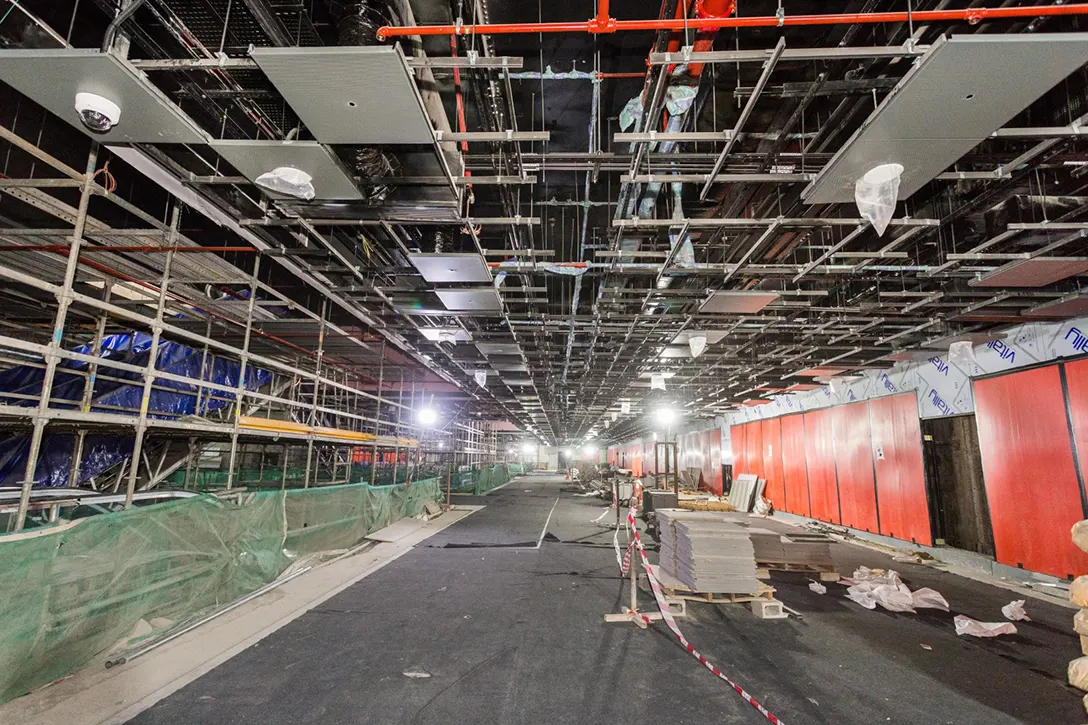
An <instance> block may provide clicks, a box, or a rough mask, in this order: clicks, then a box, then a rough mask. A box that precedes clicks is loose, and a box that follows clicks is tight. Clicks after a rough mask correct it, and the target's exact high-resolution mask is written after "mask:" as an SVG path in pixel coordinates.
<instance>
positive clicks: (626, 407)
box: [620, 401, 631, 415]
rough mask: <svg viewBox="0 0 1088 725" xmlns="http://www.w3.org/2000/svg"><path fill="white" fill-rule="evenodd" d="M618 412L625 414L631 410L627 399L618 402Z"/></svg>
mask: <svg viewBox="0 0 1088 725" xmlns="http://www.w3.org/2000/svg"><path fill="white" fill-rule="evenodd" d="M620 412H621V413H623V414H624V415H627V414H628V413H630V412H631V403H630V402H627V401H624V402H622V403H620Z"/></svg>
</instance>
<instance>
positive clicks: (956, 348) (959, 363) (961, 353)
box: [948, 340, 975, 370]
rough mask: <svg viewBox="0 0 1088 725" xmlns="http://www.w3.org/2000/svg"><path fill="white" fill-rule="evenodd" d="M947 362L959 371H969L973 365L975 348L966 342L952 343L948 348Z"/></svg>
mask: <svg viewBox="0 0 1088 725" xmlns="http://www.w3.org/2000/svg"><path fill="white" fill-rule="evenodd" d="M948 362H950V363H952V364H953V365H955V366H956V367H958V368H960V369H961V370H970V369H971V366H972V365H974V364H975V346H974V344H973V343H971V342H969V341H967V340H961V341H960V342H953V343H952V344H951V345H949V346H948Z"/></svg>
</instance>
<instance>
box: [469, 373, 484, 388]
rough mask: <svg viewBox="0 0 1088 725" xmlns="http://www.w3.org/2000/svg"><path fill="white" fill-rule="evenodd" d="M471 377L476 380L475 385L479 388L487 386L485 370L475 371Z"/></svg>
mask: <svg viewBox="0 0 1088 725" xmlns="http://www.w3.org/2000/svg"><path fill="white" fill-rule="evenodd" d="M472 377H474V378H476V384H477V385H479V386H480V387H481V388H483V387H486V386H487V371H486V370H477V371H476V372H474V373H473V374H472Z"/></svg>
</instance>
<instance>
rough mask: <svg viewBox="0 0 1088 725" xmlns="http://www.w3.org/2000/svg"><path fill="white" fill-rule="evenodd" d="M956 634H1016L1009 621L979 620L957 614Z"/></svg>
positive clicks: (992, 635) (977, 635)
mask: <svg viewBox="0 0 1088 725" xmlns="http://www.w3.org/2000/svg"><path fill="white" fill-rule="evenodd" d="M954 621H955V623H956V634H958V635H960V636H961V637H962V636H963V635H965V634H969V635H971V636H972V637H998V636H1000V635H1003V634H1016V625H1015V624H1013V623H1011V622H979V621H978V620H975V619H971V618H970V617H965V616H963V615H962V614H957V615H956V618H955V620H954Z"/></svg>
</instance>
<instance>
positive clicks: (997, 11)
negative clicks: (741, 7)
mask: <svg viewBox="0 0 1088 725" xmlns="http://www.w3.org/2000/svg"><path fill="white" fill-rule="evenodd" d="M1055 15H1088V3H1074V4H1071V5H1029V6H1024V7H1007V8H966V9H962V10H918V11H916V12H913V13H910V12H889V13H839V14H830V15H793V16H790V15H785V16H783V17H781V18H779V17H777V16H774V15H763V16H753V17H745V18H716V17H706V18H698V17H697V18H689V19H687V20H683V19H679V20H678V19H675V18H674V19H671V20H668V19H666V20H661V19H658V20H616V19H615V18H608V22H606V23H603V24H602V23H601V21H600V19H599V18H598V17H595V18H593V19H592V20H586V21H583V22H580V23H488V24H483V25H416V26H407V27H389V26H386V27H382V28H378V39H379V40H387V39H388V38H394V37H401V36H406V35H508V34H514V33H615V32H624V31H633V30H673V31H680V30H685V29H694V30H720V29H721V28H774V27H782V26H807V25H852V24H872V23H906V22H910V21H914V22H916V23H935V22H956V21H966V22H968V23H970V24H971V25H975V24H977V23H980V22H982V21H983V20H998V19H1001V18H1036V17H1052V16H1055Z"/></svg>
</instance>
